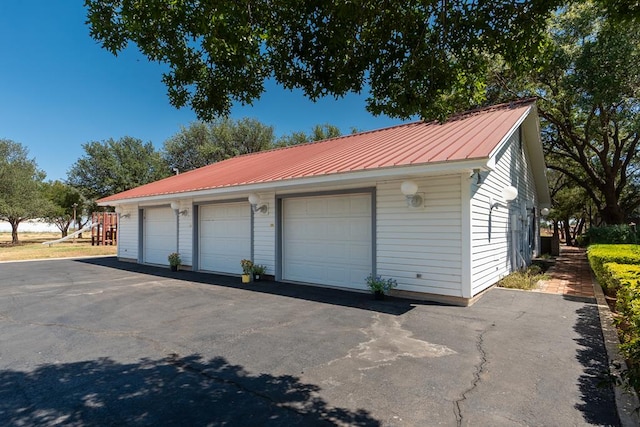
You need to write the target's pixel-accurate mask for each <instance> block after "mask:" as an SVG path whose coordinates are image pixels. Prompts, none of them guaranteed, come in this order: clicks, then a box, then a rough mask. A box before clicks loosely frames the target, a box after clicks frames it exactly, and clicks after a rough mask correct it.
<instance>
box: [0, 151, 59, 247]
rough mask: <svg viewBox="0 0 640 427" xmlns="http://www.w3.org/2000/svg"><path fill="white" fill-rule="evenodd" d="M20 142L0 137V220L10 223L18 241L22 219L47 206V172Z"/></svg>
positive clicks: (38, 215)
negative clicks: (44, 196)
mask: <svg viewBox="0 0 640 427" xmlns="http://www.w3.org/2000/svg"><path fill="white" fill-rule="evenodd" d="M28 156H29V151H28V150H27V149H26V148H25V147H23V146H22V145H21V144H19V143H17V142H14V141H11V140H8V139H0V221H7V222H9V224H11V242H12V243H13V244H18V243H19V242H20V241H19V239H18V226H19V225H20V223H21V222H22V221H25V220H28V219H34V218H40V217H41V216H42V215H43V213H45V212H46V211H47V210H48V207H49V206H48V203H47V201H46V200H44V199H43V197H42V181H43V180H44V178H45V173H44V172H43V171H41V170H39V169H38V165H37V164H36V161H35V159H29V157H28Z"/></svg>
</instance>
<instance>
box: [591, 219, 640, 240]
mask: <svg viewBox="0 0 640 427" xmlns="http://www.w3.org/2000/svg"><path fill="white" fill-rule="evenodd" d="M584 238H585V239H586V241H587V242H588V243H590V244H597V243H607V244H624V243H628V244H636V243H638V242H640V235H638V232H637V229H636V227H635V226H630V225H627V224H620V225H607V226H604V227H592V228H590V229H589V230H588V231H587V233H586V234H585V236H584Z"/></svg>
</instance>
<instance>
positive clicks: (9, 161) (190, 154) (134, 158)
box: [0, 118, 341, 244]
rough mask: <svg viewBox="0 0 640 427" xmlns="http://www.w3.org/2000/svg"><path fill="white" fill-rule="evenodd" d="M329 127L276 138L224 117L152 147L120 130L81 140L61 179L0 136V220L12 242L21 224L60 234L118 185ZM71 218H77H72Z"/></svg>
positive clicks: (298, 139)
mask: <svg viewBox="0 0 640 427" xmlns="http://www.w3.org/2000/svg"><path fill="white" fill-rule="evenodd" d="M340 135H341V133H340V130H339V129H338V128H337V127H336V126H333V125H329V124H325V125H316V126H314V127H313V128H312V129H311V131H310V132H309V133H308V134H307V133H305V132H294V133H292V134H291V135H285V136H282V137H280V138H276V137H275V134H274V132H273V127H271V126H267V125H264V124H262V123H260V122H259V121H257V120H254V119H247V118H245V119H240V120H232V119H228V118H224V119H219V120H215V121H213V122H211V123H204V122H194V123H191V124H190V125H189V126H186V127H183V128H182V129H181V130H180V131H179V132H177V133H176V134H175V135H174V136H172V137H171V138H169V139H167V140H166V141H165V142H164V146H163V148H162V149H160V150H157V149H156V148H155V147H154V146H153V144H152V143H151V142H143V141H142V140H140V139H138V138H133V137H131V136H124V137H122V138H119V139H113V138H110V139H108V140H105V141H91V142H87V143H85V144H83V145H82V148H83V150H84V155H83V156H82V157H80V158H79V159H78V160H77V161H76V162H75V163H74V164H73V165H72V166H71V168H70V169H69V171H68V172H67V179H66V181H64V182H62V181H58V180H56V181H45V178H46V174H45V173H44V171H42V170H40V169H39V168H38V165H37V163H36V160H35V159H34V158H30V157H29V153H28V150H27V149H26V147H24V146H22V145H21V144H20V143H18V142H14V141H11V140H7V139H0V221H7V222H9V223H10V224H11V230H12V233H11V234H12V242H13V244H18V243H19V237H18V226H19V225H20V223H21V222H23V221H27V220H31V219H39V220H43V221H45V222H47V223H50V224H54V225H55V226H56V227H57V228H58V229H59V230H60V233H61V234H62V236H63V237H64V236H66V235H67V234H68V232H69V228H70V227H71V226H72V225H77V226H78V227H80V228H81V227H83V226H84V225H85V224H86V222H88V216H89V215H90V214H91V212H93V211H95V210H97V209H98V207H97V206H96V204H95V201H96V200H98V199H100V198H101V197H106V196H108V195H111V194H115V193H118V192H121V191H125V190H128V189H131V188H134V187H137V186H140V185H143V184H147V183H149V182H153V181H157V180H159V179H162V178H166V177H168V176H170V175H171V174H172V173H175V171H179V172H186V171H189V170H192V169H196V168H199V167H202V166H206V165H208V164H211V163H215V162H218V161H221V160H224V159H228V158H231V157H234V156H237V155H241V154H248V153H253V152H257V151H262V150H268V149H272V148H278V147H285V146H291V145H296V144H303V143H306V142H310V141H316V140H321V139H327V138H333V137H337V136H340ZM74 216H75V218H76V222H77V224H72V223H73V219H74Z"/></svg>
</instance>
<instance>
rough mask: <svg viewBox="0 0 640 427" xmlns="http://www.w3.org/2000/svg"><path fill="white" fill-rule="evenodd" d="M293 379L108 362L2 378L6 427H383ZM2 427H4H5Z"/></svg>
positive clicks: (191, 362)
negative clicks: (310, 426) (223, 426)
mask: <svg viewBox="0 0 640 427" xmlns="http://www.w3.org/2000/svg"><path fill="white" fill-rule="evenodd" d="M319 390H320V388H319V387H318V386H316V385H313V384H304V383H302V382H300V380H299V378H297V377H294V376H291V375H282V376H272V375H268V374H260V375H252V374H251V373H249V372H247V371H246V370H244V369H243V367H242V366H239V365H232V364H229V363H228V362H227V361H226V360H225V359H224V358H222V357H216V358H214V359H211V360H209V361H204V360H202V358H201V357H200V356H198V355H192V356H187V357H178V356H177V355H170V356H168V357H166V358H163V359H160V360H149V359H142V360H141V361H140V362H139V363H133V364H120V363H116V362H114V361H113V360H111V359H108V358H104V359H99V360H92V361H87V362H76V363H66V364H47V365H42V366H40V367H38V368H37V369H35V370H34V371H32V372H21V371H13V370H6V371H2V372H0V419H2V420H4V421H3V424H4V423H5V422H6V423H7V424H8V425H192V426H195V425H269V426H290V425H305V426H308V425H327V426H329V425H353V426H364V425H367V426H376V425H380V423H379V422H378V421H376V420H375V419H373V418H372V417H371V416H370V415H369V413H368V412H367V411H365V410H358V411H350V410H347V409H342V408H333V407H330V406H329V405H327V403H326V402H325V401H324V400H322V399H321V398H320V397H319V396H318V392H319ZM7 424H4V425H7Z"/></svg>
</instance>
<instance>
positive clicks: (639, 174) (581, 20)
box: [489, 2, 640, 224]
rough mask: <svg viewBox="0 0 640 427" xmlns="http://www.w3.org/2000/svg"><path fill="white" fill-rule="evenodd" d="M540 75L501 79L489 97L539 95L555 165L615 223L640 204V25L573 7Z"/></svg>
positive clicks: (557, 26)
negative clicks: (639, 65) (639, 148)
mask: <svg viewBox="0 0 640 427" xmlns="http://www.w3.org/2000/svg"><path fill="white" fill-rule="evenodd" d="M549 34H550V38H549V42H548V43H547V44H546V48H545V52H544V55H543V56H542V57H541V59H542V60H541V61H539V62H538V64H537V66H538V69H537V71H536V72H530V73H525V74H522V75H518V74H517V73H515V72H514V71H513V70H510V69H508V67H505V68H503V69H502V70H501V71H499V72H497V73H495V74H494V78H495V80H494V82H495V84H494V85H493V86H492V90H493V91H494V92H491V91H490V96H489V98H490V99H491V98H493V100H495V98H496V97H497V98H500V97H504V96H505V95H506V96H507V97H508V96H514V95H517V96H531V95H533V96H538V97H539V102H538V110H539V112H540V116H541V118H542V123H541V124H542V138H543V143H544V147H545V154H546V160H547V165H548V167H549V168H551V169H555V170H557V171H560V172H562V173H563V174H565V175H566V176H568V177H570V178H571V180H572V181H573V182H574V183H575V184H576V185H578V186H581V187H582V188H583V189H584V191H585V192H586V193H587V194H588V196H589V198H590V199H591V200H593V202H594V204H595V206H596V208H597V210H598V212H599V214H600V216H601V218H602V220H603V221H604V222H605V223H607V224H620V223H623V222H625V221H626V219H627V213H631V212H633V211H634V210H635V209H636V208H637V207H638V206H640V191H638V189H639V188H638V187H639V185H640V159H639V158H638V144H639V143H640V114H639V112H640V98H639V96H640V67H638V64H639V63H640V27H638V26H636V25H629V24H628V23H624V22H621V21H619V20H612V19H606V17H605V15H604V12H603V11H602V10H601V9H598V8H597V7H596V6H594V4H593V3H590V2H580V3H573V4H571V5H570V6H568V7H567V8H565V9H564V11H563V12H562V13H560V14H558V15H557V16H556V17H555V18H554V19H552V20H551V23H550V32H549Z"/></svg>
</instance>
